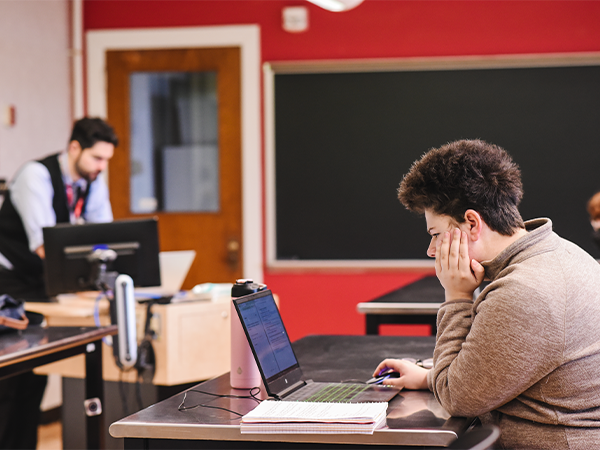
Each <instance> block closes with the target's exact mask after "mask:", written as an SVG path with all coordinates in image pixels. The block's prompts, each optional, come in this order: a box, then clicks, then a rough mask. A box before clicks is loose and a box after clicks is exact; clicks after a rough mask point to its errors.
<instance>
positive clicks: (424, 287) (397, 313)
mask: <svg viewBox="0 0 600 450" xmlns="http://www.w3.org/2000/svg"><path fill="white" fill-rule="evenodd" d="M444 295H445V294H444V288H443V287H442V285H441V284H440V281H439V280H438V278H437V277H436V276H435V275H433V276H427V277H425V278H421V279H420V280H417V281H415V282H414V283H411V284H409V285H406V286H403V287H401V288H399V289H397V290H395V291H392V292H390V293H388V294H385V295H382V296H381V297H377V298H375V299H373V300H370V301H368V302H363V303H359V304H358V305H356V310H357V311H358V312H359V313H363V314H365V329H366V330H365V331H366V333H367V334H379V325H382V324H401V325H414V324H426V325H430V326H431V334H432V335H434V336H435V334H436V332H437V325H436V319H437V312H438V309H439V308H440V305H441V304H442V303H443V302H444Z"/></svg>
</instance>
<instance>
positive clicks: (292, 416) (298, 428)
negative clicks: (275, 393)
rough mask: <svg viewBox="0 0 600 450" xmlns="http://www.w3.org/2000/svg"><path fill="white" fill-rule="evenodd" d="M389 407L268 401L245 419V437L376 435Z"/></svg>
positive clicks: (243, 429) (243, 427) (243, 422)
mask: <svg viewBox="0 0 600 450" xmlns="http://www.w3.org/2000/svg"><path fill="white" fill-rule="evenodd" d="M386 411H387V403H314V402H285V401H264V402H262V403H261V404H260V405H258V406H257V407H256V408H254V409H253V410H252V411H250V412H249V413H248V414H246V415H245V416H244V417H242V421H241V424H240V429H241V432H242V433H315V434H320V433H330V434H334V433H343V434H346V433H359V434H373V431H374V430H375V429H377V428H379V427H381V426H383V425H384V424H385V416H386Z"/></svg>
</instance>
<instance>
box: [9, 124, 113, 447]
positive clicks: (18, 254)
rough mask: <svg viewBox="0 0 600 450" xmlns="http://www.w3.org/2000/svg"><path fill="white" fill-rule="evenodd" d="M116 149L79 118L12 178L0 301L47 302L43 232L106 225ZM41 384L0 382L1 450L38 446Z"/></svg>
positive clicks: (19, 378) (17, 379)
mask: <svg viewBox="0 0 600 450" xmlns="http://www.w3.org/2000/svg"><path fill="white" fill-rule="evenodd" d="M117 144H118V140H117V136H116V134H115V132H114V130H113V129H112V127H111V126H110V125H109V124H107V123H106V122H104V121H103V120H101V119H98V118H83V119H80V120H78V121H76V122H75V123H74V126H73V131H72V133H71V138H70V139H69V144H68V147H67V149H66V151H64V152H60V153H56V154H53V155H50V156H47V157H45V158H42V159H40V160H38V161H31V162H28V163H26V164H25V165H24V166H23V167H22V168H21V169H20V170H19V171H18V172H17V174H16V175H15V177H14V179H13V180H12V182H11V183H10V185H9V189H8V191H7V193H6V197H5V199H4V202H3V203H2V208H1V209H0V295H2V294H9V295H10V296H12V297H14V298H17V299H23V300H26V301H48V297H47V295H46V292H45V285H44V277H43V262H42V260H43V258H44V256H45V254H44V242H43V234H42V229H43V228H44V227H51V226H54V225H56V224H58V223H71V224H76V223H83V222H110V221H112V219H113V216H112V209H111V205H110V201H109V198H108V189H107V186H106V183H105V181H104V179H103V176H102V171H104V170H105V169H106V167H107V165H108V161H109V160H110V159H111V158H112V156H113V152H114V149H115V147H116V146H117ZM46 380H47V377H46V376H39V375H35V374H33V372H27V373H24V374H20V375H16V376H13V377H10V378H7V379H4V380H0V448H10V449H23V448H26V449H35V448H36V445H37V427H38V423H39V419H40V403H41V401H42V397H43V394H44V390H45V387H46Z"/></svg>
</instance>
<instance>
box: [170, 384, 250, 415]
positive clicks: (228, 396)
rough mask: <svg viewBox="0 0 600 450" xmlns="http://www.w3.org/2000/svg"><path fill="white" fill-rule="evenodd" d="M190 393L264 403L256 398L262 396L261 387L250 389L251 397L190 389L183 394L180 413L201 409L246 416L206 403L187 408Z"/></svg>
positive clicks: (178, 408) (179, 407)
mask: <svg viewBox="0 0 600 450" xmlns="http://www.w3.org/2000/svg"><path fill="white" fill-rule="evenodd" d="M188 392H197V393H199V394H205V395H212V396H213V397H217V398H241V399H251V400H254V401H256V402H257V403H260V402H262V400H261V399H259V398H256V396H257V395H258V394H260V387H258V386H256V387H253V388H252V389H250V390H249V391H248V394H249V395H227V394H213V393H212V392H206V391H200V390H198V389H190V390H188V391H186V392H184V393H183V400H182V401H181V403H180V404H179V406H178V407H177V410H178V411H188V410H190V409H195V408H199V407H201V408H213V409H220V410H222V411H227V412H230V413H232V414H235V415H237V416H239V417H242V416H243V415H244V414H240V413H239V412H236V411H232V410H231V409H227V408H223V407H221V406H214V405H207V404H204V403H199V404H197V405H193V406H185V399H186V398H187V394H188Z"/></svg>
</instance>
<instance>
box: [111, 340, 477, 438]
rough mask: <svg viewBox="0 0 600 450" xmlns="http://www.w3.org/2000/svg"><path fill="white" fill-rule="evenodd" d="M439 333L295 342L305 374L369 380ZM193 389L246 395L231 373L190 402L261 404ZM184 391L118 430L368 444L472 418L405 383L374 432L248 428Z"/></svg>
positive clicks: (463, 424)
mask: <svg viewBox="0 0 600 450" xmlns="http://www.w3.org/2000/svg"><path fill="white" fill-rule="evenodd" d="M434 346H435V338H434V337H432V336H425V337H399V336H308V337H305V338H302V339H300V340H299V341H297V342H295V343H294V351H295V352H296V355H297V357H298V360H299V362H300V366H301V367H302V369H303V371H304V374H305V376H306V377H307V378H312V379H313V380H314V381H351V380H354V381H365V380H367V379H369V378H370V377H371V375H372V372H373V370H374V369H375V367H376V366H377V364H378V363H379V362H380V361H381V360H383V359H385V358H386V357H412V358H421V359H424V358H429V357H431V356H432V354H433V348H434ZM194 390H202V391H206V392H212V393H218V394H228V395H229V394H237V395H244V394H246V395H247V390H235V389H231V387H230V386H229V374H228V373H227V374H224V375H222V376H220V377H217V378H215V379H212V380H209V381H207V382H204V383H201V384H199V385H198V386H195V387H194V388H192V389H190V390H188V391H186V392H187V393H188V394H187V398H186V406H193V405H200V404H207V405H210V406H219V407H223V408H227V409H230V410H233V411H237V412H239V413H241V414H246V413H247V412H249V411H250V410H252V409H253V408H254V407H255V406H256V402H255V401H253V400H250V399H231V398H215V397H211V396H209V395H206V394H202V393H199V392H194ZM182 400H183V393H181V394H177V395H175V396H173V397H171V398H169V399H166V400H164V401H162V402H160V403H157V404H155V405H153V406H151V407H149V408H146V409H144V410H142V411H140V412H138V413H136V414H133V415H131V416H129V417H126V418H124V419H121V420H119V421H118V422H115V423H113V424H112V425H111V426H110V433H111V435H112V436H113V437H117V438H125V448H126V449H138V448H144V449H158V448H161V449H164V448H211V449H217V448H227V449H233V448H261V449H270V448H272V449H275V448H299V447H298V445H299V443H301V448H305V447H306V446H312V445H315V446H317V447H318V448H330V447H331V448H336V447H339V444H343V445H344V448H345V449H346V448H366V446H369V447H372V446H373V445H378V446H402V447H408V448H410V447H411V446H421V447H422V446H440V447H443V446H446V445H448V444H449V443H450V442H451V441H452V440H454V439H455V438H456V437H457V435H459V434H461V433H462V432H463V431H464V430H466V429H467V427H468V426H469V425H470V424H471V422H472V421H471V420H470V419H466V418H455V417H450V416H449V415H448V413H446V411H444V409H443V408H442V407H441V406H440V405H439V403H438V402H437V401H436V400H435V398H434V396H433V394H432V393H431V392H429V391H402V392H401V393H400V394H399V395H398V396H396V397H395V398H394V399H392V401H391V402H390V404H389V408H388V415H387V427H385V428H383V429H380V430H377V431H376V432H375V433H374V434H373V435H357V434H347V435H343V434H337V435H326V434H321V435H310V434H307V435H292V434H272V435H267V434H253V435H249V434H243V435H242V434H241V433H240V427H239V422H240V418H239V417H238V416H236V415H235V414H232V413H229V412H226V411H223V410H219V409H209V408H206V407H198V408H196V409H191V410H188V411H183V412H182V411H178V406H179V405H180V404H181V402H182Z"/></svg>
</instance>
